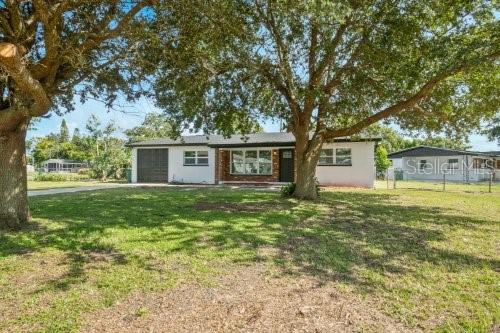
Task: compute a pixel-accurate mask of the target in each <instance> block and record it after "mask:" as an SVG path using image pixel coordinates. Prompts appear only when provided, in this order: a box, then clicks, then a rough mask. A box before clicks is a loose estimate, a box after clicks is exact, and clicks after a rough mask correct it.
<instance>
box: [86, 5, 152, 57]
mask: <svg viewBox="0 0 500 333" xmlns="http://www.w3.org/2000/svg"><path fill="white" fill-rule="evenodd" d="M153 2H156V0H144V1H140V2H139V3H137V4H136V5H135V6H134V7H132V8H131V9H130V10H129V11H128V12H127V13H126V14H125V15H124V16H123V18H122V19H121V20H120V21H119V22H118V23H117V25H116V27H115V28H112V29H107V30H106V31H102V32H99V33H98V34H96V35H94V36H92V37H89V38H88V39H87V40H86V41H85V42H84V43H83V44H82V45H81V46H80V47H79V49H80V52H81V53H83V54H86V53H88V52H90V51H91V50H93V49H95V47H96V46H97V45H99V44H100V43H102V42H104V41H105V40H108V39H111V38H114V37H116V36H117V35H118V34H119V33H120V32H121V31H122V30H123V29H124V28H125V27H126V26H127V24H129V23H130V21H131V20H132V19H133V18H134V17H135V15H137V13H139V12H140V11H141V10H142V9H143V8H145V7H146V6H148V5H150V4H151V3H153ZM109 23H110V22H107V24H106V26H107V25H109Z"/></svg>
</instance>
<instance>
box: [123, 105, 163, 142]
mask: <svg viewBox="0 0 500 333" xmlns="http://www.w3.org/2000/svg"><path fill="white" fill-rule="evenodd" d="M125 135H126V136H127V137H128V139H129V141H132V142H133V141H142V140H148V139H158V138H168V137H171V136H173V132H172V126H171V124H170V123H169V119H168V118H167V117H166V116H165V115H163V114H159V113H154V112H151V113H148V114H147V115H146V117H145V118H144V121H143V122H142V124H141V125H140V126H136V127H133V128H131V129H127V130H125Z"/></svg>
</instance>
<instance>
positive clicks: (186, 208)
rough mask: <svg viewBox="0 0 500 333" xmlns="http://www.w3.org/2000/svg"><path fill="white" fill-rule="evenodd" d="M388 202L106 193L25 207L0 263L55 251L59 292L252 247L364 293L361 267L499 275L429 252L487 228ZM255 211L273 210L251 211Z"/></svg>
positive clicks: (345, 197) (238, 256)
mask: <svg viewBox="0 0 500 333" xmlns="http://www.w3.org/2000/svg"><path fill="white" fill-rule="evenodd" d="M393 197H394V195H392V194H379V193H376V192H370V191H366V192H365V191H359V192H345V191H342V192H327V193H324V194H323V197H322V199H321V201H320V202H319V203H300V202H296V201H293V200H284V199H281V198H279V194H276V193H269V192H258V191H234V190H233V191H231V190H228V189H222V190H221V189H201V190H192V189H189V190H179V189H147V190H146V189H113V190H106V191H99V192H93V193H83V194H72V195H59V196H50V197H40V198H34V199H31V209H32V214H33V216H34V217H35V223H37V224H39V227H36V225H33V227H31V228H28V229H26V230H23V231H21V232H17V233H14V232H13V233H2V234H0V257H8V256H12V255H18V254H26V253H29V252H36V251H44V250H46V249H57V250H60V251H63V252H64V253H66V258H67V263H66V264H67V265H68V267H69V269H68V273H67V274H66V275H65V276H63V277H62V278H59V279H57V280H55V281H51V282H50V283H49V284H48V285H47V286H45V287H43V288H55V289H63V290H65V289H68V288H70V287H71V285H72V284H75V283H81V282H83V281H85V279H86V276H85V265H86V264H87V263H89V262H94V261H96V260H97V261H98V260H100V259H99V258H100V257H103V256H104V257H106V259H105V260H106V262H109V263H110V264H111V265H127V264H128V262H129V260H131V259H133V260H139V261H140V262H141V267H143V268H144V269H148V270H151V271H153V270H155V269H156V268H155V267H156V266H155V262H154V261H155V260H156V259H155V258H158V257H160V258H168V256H169V255H170V254H177V253H181V254H185V255H188V256H193V257H197V258H201V260H205V259H207V260H209V259H210V258H214V257H217V256H220V257H225V258H229V259H230V260H232V261H233V262H243V263H249V262H254V261H257V260H259V255H258V254H257V252H258V251H257V250H258V249H259V248H261V247H269V246H271V247H275V248H277V249H278V251H277V254H276V255H275V257H274V258H273V259H274V260H275V261H276V262H277V263H279V264H281V265H283V267H290V266H293V267H294V268H295V271H299V272H300V273H302V274H311V275H314V276H319V277H321V278H323V279H326V280H340V281H344V282H347V283H350V284H353V285H356V286H358V287H361V288H363V289H366V290H370V289H371V288H374V287H376V285H375V283H376V282H374V281H373V280H370V279H362V278H360V275H359V274H358V273H359V270H360V269H364V270H366V271H368V272H372V273H377V274H386V273H390V274H403V273H405V272H407V271H409V270H414V269H416V268H415V262H427V263H430V264H431V265H435V266H444V267H446V268H447V269H449V270H458V269H463V268H464V267H467V266H481V265H489V266H493V267H497V268H498V267H499V262H498V261H496V260H486V259H483V258H480V257H476V256H472V255H467V254H463V253H457V252H453V251H450V250H445V249H438V248H435V247H433V246H431V245H430V243H432V242H445V241H446V238H445V236H444V233H443V228H446V227H449V226H453V227H463V228H465V227H467V228H469V227H471V228H473V227H474V226H475V225H479V224H485V223H492V222H488V221H482V220H478V219H472V218H470V217H464V216H460V215H456V214H455V213H454V212H451V211H445V210H443V209H438V208H433V207H422V206H402V205H401V204H399V203H397V202H395V201H394V200H393ZM200 202H201V203H203V206H202V208H201V209H200V207H199V203H200ZM207 203H211V204H210V205H209V204H207ZM218 203H223V206H224V207H225V208H226V209H218V207H217V204H218ZM239 205H241V207H245V209H242V210H238V207H239ZM263 205H265V206H266V207H276V209H269V210H267V211H264V210H261V209H250V208H249V207H252V206H255V207H259V206H263ZM197 207H198V208H197ZM207 207H210V209H207ZM228 207H231V209H228ZM320 208H321V209H322V210H326V213H322V214H320ZM103 253H104V254H103ZM152 253H154V254H155V255H153V256H152V255H151V254H152ZM160 271H161V270H160ZM43 288H41V289H40V290H43Z"/></svg>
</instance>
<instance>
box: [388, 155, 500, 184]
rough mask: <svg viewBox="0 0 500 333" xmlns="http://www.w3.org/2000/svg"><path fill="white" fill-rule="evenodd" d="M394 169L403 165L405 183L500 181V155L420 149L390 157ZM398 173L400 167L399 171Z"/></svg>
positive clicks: (401, 167)
mask: <svg viewBox="0 0 500 333" xmlns="http://www.w3.org/2000/svg"><path fill="white" fill-rule="evenodd" d="M389 159H391V160H392V161H393V165H395V164H396V163H397V162H396V161H400V164H399V169H398V170H401V171H402V172H403V179H404V180H429V181H433V180H442V179H443V178H446V180H448V181H456V182H466V183H468V182H480V181H488V180H489V179H490V177H492V176H493V179H494V180H499V179H500V155H497V154H494V153H488V152H471V151H460V150H454V149H445V148H437V147H427V146H419V147H414V148H410V149H405V150H401V151H398V152H395V153H392V154H389ZM395 169H396V167H395Z"/></svg>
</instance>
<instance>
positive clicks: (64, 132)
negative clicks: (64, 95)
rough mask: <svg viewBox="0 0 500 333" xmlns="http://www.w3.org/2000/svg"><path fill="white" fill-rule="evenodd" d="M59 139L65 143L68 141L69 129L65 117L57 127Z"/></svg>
mask: <svg viewBox="0 0 500 333" xmlns="http://www.w3.org/2000/svg"><path fill="white" fill-rule="evenodd" d="M59 141H60V142H61V143H65V142H68V141H69V129H68V125H67V124H66V119H63V120H62V122H61V127H60V129H59Z"/></svg>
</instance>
